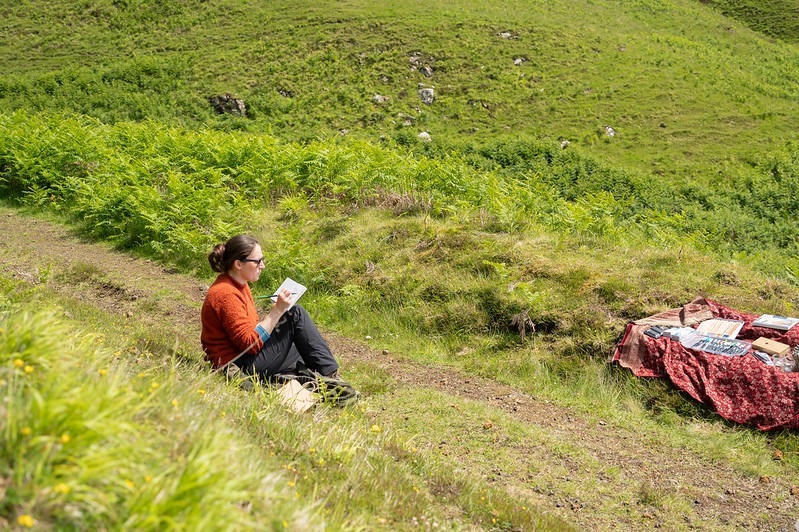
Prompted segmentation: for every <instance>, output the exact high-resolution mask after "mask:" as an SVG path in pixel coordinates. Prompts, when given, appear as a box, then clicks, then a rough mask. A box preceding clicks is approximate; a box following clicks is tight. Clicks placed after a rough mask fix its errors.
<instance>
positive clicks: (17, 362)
mask: <svg viewBox="0 0 799 532" xmlns="http://www.w3.org/2000/svg"><path fill="white" fill-rule="evenodd" d="M14 365H15V366H16V367H18V368H21V367H22V366H24V365H25V361H24V360H22V359H21V358H17V359H14Z"/></svg>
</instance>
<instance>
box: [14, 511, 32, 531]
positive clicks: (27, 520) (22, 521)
mask: <svg viewBox="0 0 799 532" xmlns="http://www.w3.org/2000/svg"><path fill="white" fill-rule="evenodd" d="M17 524H18V525H19V526H24V527H25V528H31V527H32V526H33V525H35V524H36V519H34V518H33V516H31V515H28V514H22V515H20V516H19V517H17Z"/></svg>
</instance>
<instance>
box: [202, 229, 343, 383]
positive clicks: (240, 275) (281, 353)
mask: <svg viewBox="0 0 799 532" xmlns="http://www.w3.org/2000/svg"><path fill="white" fill-rule="evenodd" d="M208 262H209V263H210V264H211V269H212V270H214V271H215V272H219V275H218V276H217V278H216V280H215V281H214V283H213V284H212V285H211V287H210V288H209V289H208V294H206V296H205V301H204V302H203V306H202V314H201V318H202V334H201V336H200V341H201V342H202V346H203V350H204V351H205V359H206V360H209V361H210V362H211V363H212V364H213V366H214V367H215V368H222V367H224V366H226V365H228V364H234V365H235V366H237V367H238V368H240V369H241V370H242V371H244V373H247V374H250V375H258V376H260V377H261V379H262V380H265V381H273V382H280V381H281V380H283V379H281V376H283V377H288V378H292V377H294V376H296V375H303V374H305V375H306V376H307V375H309V374H310V375H313V374H312V373H310V372H308V371H307V370H312V371H313V372H316V373H317V374H320V375H322V376H325V377H329V378H331V379H338V363H337V362H336V360H335V358H333V354H332V353H331V352H330V348H329V347H328V345H327V343H326V342H325V340H324V339H323V338H322V335H321V334H320V333H319V330H318V329H317V328H316V325H315V324H314V322H313V321H312V320H311V317H310V316H309V315H308V312H307V311H306V310H305V309H304V308H302V307H301V306H300V305H294V306H293V307H291V308H289V307H290V306H291V302H290V298H291V293H290V292H289V291H288V290H285V289H284V290H283V291H282V292H281V293H279V294H278V295H277V301H276V302H275V304H274V306H273V307H272V309H271V310H270V311H269V314H267V315H266V317H265V318H264V319H262V320H259V317H258V312H257V310H256V309H255V300H254V299H253V296H252V292H251V291H250V286H249V283H252V282H255V281H257V280H258V278H259V277H260V276H261V271H262V270H263V269H264V255H263V252H262V251H261V246H260V244H259V243H258V241H257V240H256V239H255V238H252V237H250V236H246V235H237V236H234V237H232V238H231V239H230V240H228V241H227V242H225V243H224V244H217V245H216V246H215V247H214V249H213V251H211V253H210V254H209V255H208ZM242 353H243V354H242ZM240 354H241V356H239V355H240ZM344 384H346V383H344Z"/></svg>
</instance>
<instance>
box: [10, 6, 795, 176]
mask: <svg viewBox="0 0 799 532" xmlns="http://www.w3.org/2000/svg"><path fill="white" fill-rule="evenodd" d="M763 4H765V5H766V6H767V7H765V8H763V9H764V10H769V12H770V13H771V15H770V16H771V17H772V18H771V20H774V19H775V18H777V17H776V16H775V15H776V14H779V13H780V12H781V9H780V4H778V3H775V2H766V3H763ZM783 9H788V7H787V6H786V7H785V8H783ZM790 21H791V17H780V22H779V24H772V23H771V22H769V24H768V26H769V27H770V28H774V31H782V32H783V33H789V32H790V24H791V22H790ZM0 30H2V31H0V33H2V34H4V35H8V38H7V39H6V40H5V41H3V42H1V43H0V55H1V56H2V57H4V59H5V61H4V64H5V75H4V79H3V82H2V84H1V85H0V101H2V102H3V104H4V109H6V110H12V109H17V108H24V109H28V110H32V111H41V110H49V111H61V110H68V111H71V112H77V113H80V114H86V115H90V116H96V117H98V118H100V119H102V120H103V121H106V122H117V121H121V120H141V119H146V118H149V119H154V120H158V121H166V122H170V123H173V124H185V125H189V126H191V127H195V126H197V125H201V124H202V125H208V126H210V127H216V128H221V129H242V130H246V131H252V132H269V133H272V134H275V135H277V136H279V137H281V138H283V139H287V140H307V139H312V138H318V137H319V136H320V135H322V136H331V135H339V132H340V131H343V130H346V131H347V134H348V135H352V136H356V137H359V138H367V139H370V140H372V141H376V140H377V139H379V138H380V137H381V136H385V137H389V138H394V139H397V140H400V141H402V142H405V143H408V144H411V145H415V144H418V142H417V140H416V139H417V135H418V133H419V132H420V131H424V130H426V131H429V132H430V134H431V135H432V138H433V144H443V145H444V146H451V145H455V146H459V147H460V149H468V148H469V147H473V146H480V145H482V144H483V143H485V142H486V141H490V140H493V139H495V138H497V137H503V138H517V137H518V136H520V135H522V136H530V137H532V138H543V139H548V140H550V141H551V142H553V143H555V142H556V141H557V139H559V138H565V139H568V140H570V141H571V142H572V146H573V147H577V146H579V147H582V148H585V149H586V150H588V151H590V152H591V153H592V154H593V155H595V156H597V157H599V158H601V159H603V160H608V161H612V164H614V165H620V166H625V167H634V168H637V169H638V170H640V171H643V172H647V173H650V172H651V173H654V174H656V175H660V176H663V177H664V178H669V179H673V178H674V177H678V178H690V179H694V178H696V177H704V178H709V177H710V176H713V175H715V173H716V171H717V169H718V168H719V167H720V166H724V165H726V164H728V162H733V163H735V162H740V161H748V160H750V159H751V158H752V157H755V156H757V155H758V154H760V153H763V152H770V151H772V150H773V149H775V148H777V147H779V146H780V145H781V144H782V143H783V142H784V141H785V140H786V139H793V138H795V133H794V130H793V101H794V100H795V98H796V86H797V85H796V79H797V74H796V72H795V68H794V65H795V64H796V49H795V47H793V46H792V45H789V44H785V43H783V42H775V41H773V40H772V39H769V38H766V37H763V36H762V35H760V34H758V33H755V32H752V31H750V30H749V29H747V27H746V26H744V25H743V24H740V23H737V22H735V21H732V20H730V19H727V18H724V17H723V16H722V15H721V14H719V13H718V12H717V11H715V10H713V9H712V8H711V7H709V6H706V5H703V4H702V3H700V2H695V1H688V0H681V1H676V0H675V1H671V2H638V3H636V4H634V5H630V4H629V3H624V2H618V1H613V0H603V1H600V2H584V1H563V2H533V3H531V2H520V1H515V2H510V3H508V2H506V3H503V4H501V5H498V4H492V3H486V2H476V1H470V2H460V3H458V4H457V5H453V4H451V3H447V2H434V3H429V4H425V5H424V6H419V5H418V4H417V3H413V2H406V3H394V4H392V6H391V7H389V6H385V5H382V4H373V3H368V2H361V1H355V2H347V3H344V4H342V3H341V2H335V3H331V2H321V3H320V2H315V3H309V4H297V3H296V2H276V3H275V2H272V3H270V4H269V5H268V6H267V5H263V6H261V5H252V4H245V3H243V2H240V1H237V0H215V1H213V2H201V1H197V0H192V1H186V2H180V3H174V5H172V6H170V7H169V8H163V7H161V6H160V5H157V3H154V2H125V3H120V2H111V1H110V0H100V1H95V2H93V3H92V4H91V7H90V8H86V7H85V6H82V5H80V4H77V3H70V2H63V3H57V4H53V3H48V2H43V1H41V0H26V1H24V2H18V3H16V4H15V5H14V6H13V7H7V8H6V9H5V10H4V17H3V20H2V22H0ZM502 32H509V33H510V34H511V36H512V38H509V39H506V38H502V37H501V36H500V33H502ZM298 50H302V51H303V52H302V53H297V51H298ZM412 58H416V59H413V60H412ZM519 58H523V59H525V60H526V61H524V62H522V64H521V65H518V66H517V65H515V64H514V60H515V59H519ZM425 65H427V66H430V67H432V68H433V72H434V74H433V77H432V78H427V77H425V76H424V75H422V74H421V73H420V69H421V67H423V66H425ZM420 83H422V84H426V85H429V86H433V87H435V90H436V93H437V98H436V101H435V102H434V104H433V105H430V106H426V105H424V104H422V103H421V102H420V99H419V96H418V94H417V89H418V84H420ZM225 92H230V93H233V94H234V95H237V96H239V97H241V98H243V99H244V100H245V102H246V103H247V105H248V108H249V109H250V111H251V113H250V118H249V119H240V118H229V117H220V116H215V115H214V114H213V111H212V109H211V107H210V105H209V104H208V101H207V98H208V97H210V96H212V95H214V94H219V93H225ZM375 94H381V95H385V96H388V97H389V98H390V99H389V100H388V102H386V103H385V104H376V103H375V102H374V101H373V97H374V95H375ZM400 115H402V116H400ZM405 117H409V118H408V120H410V121H411V122H412V125H411V126H404V125H403V124H404V123H405V120H406V118H405ZM608 125H609V126H612V127H613V128H614V129H615V130H616V131H617V133H618V135H617V136H616V137H614V138H609V137H607V136H605V134H604V127H605V126H608Z"/></svg>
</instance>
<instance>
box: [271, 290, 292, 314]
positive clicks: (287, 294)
mask: <svg viewBox="0 0 799 532" xmlns="http://www.w3.org/2000/svg"><path fill="white" fill-rule="evenodd" d="M290 306H291V290H289V289H288V288H284V289H283V290H281V291H280V292H279V293H278V294H277V301H275V307H274V308H276V309H277V311H278V312H280V314H283V313H284V312H286V311H287V310H288V309H289V307H290Z"/></svg>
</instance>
